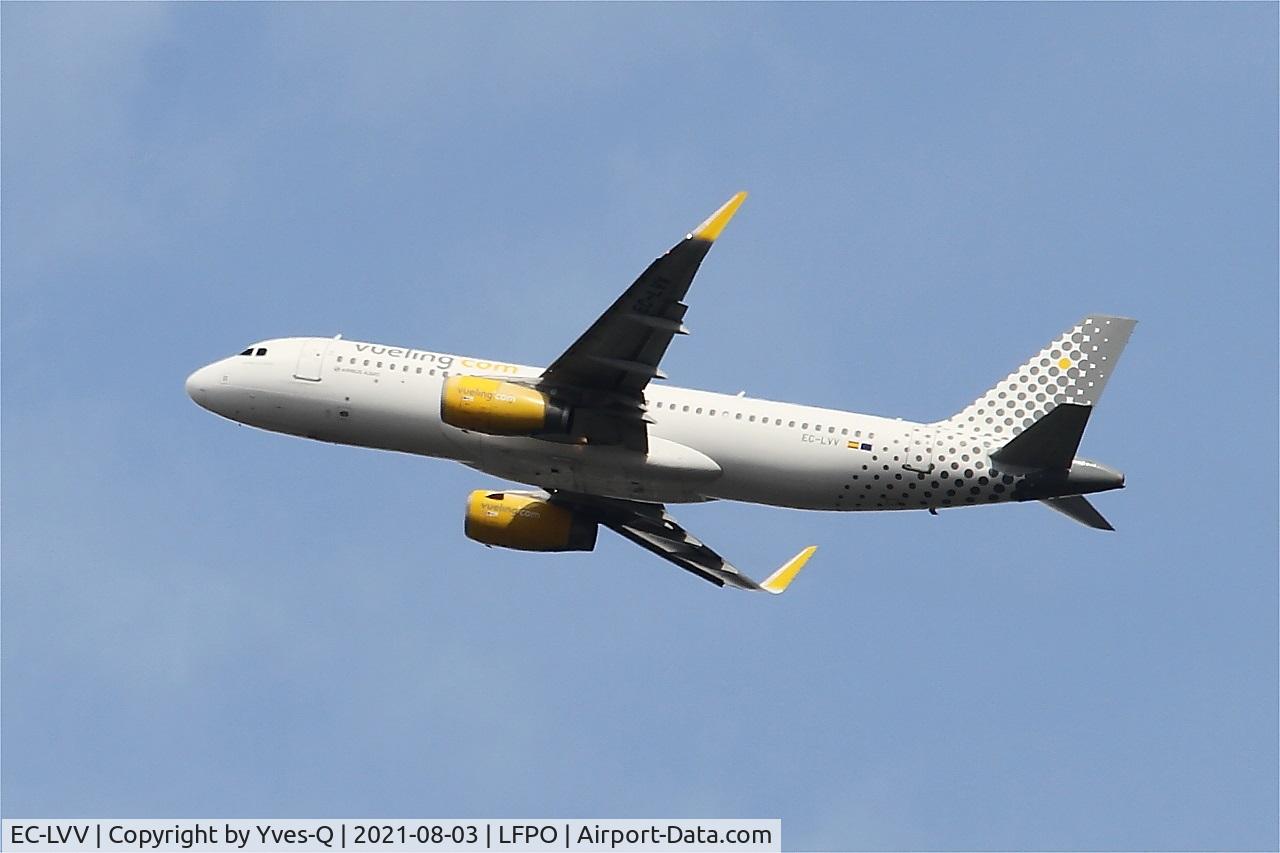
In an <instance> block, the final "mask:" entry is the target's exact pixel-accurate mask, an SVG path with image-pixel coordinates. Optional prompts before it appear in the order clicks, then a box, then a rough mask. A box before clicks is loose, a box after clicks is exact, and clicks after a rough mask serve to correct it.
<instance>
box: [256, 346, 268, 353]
mask: <svg viewBox="0 0 1280 853" xmlns="http://www.w3.org/2000/svg"><path fill="white" fill-rule="evenodd" d="M266 354H267V348H266V347H258V352H257V353H256V355H266Z"/></svg>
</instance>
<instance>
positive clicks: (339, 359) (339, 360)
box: [338, 356, 342, 364]
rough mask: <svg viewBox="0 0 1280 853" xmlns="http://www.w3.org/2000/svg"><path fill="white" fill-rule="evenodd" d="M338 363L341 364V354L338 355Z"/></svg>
mask: <svg viewBox="0 0 1280 853" xmlns="http://www.w3.org/2000/svg"><path fill="white" fill-rule="evenodd" d="M338 363H339V364H341V363H342V356H338Z"/></svg>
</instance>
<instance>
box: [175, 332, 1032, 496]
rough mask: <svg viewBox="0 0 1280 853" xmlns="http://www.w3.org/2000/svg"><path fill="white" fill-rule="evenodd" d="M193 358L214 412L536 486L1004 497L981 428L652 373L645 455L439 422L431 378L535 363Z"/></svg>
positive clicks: (668, 492)
mask: <svg viewBox="0 0 1280 853" xmlns="http://www.w3.org/2000/svg"><path fill="white" fill-rule="evenodd" d="M250 350H251V351H252V352H254V353H257V352H259V351H261V350H265V351H266V352H265V354H263V355H256V354H255V355H243V354H242V355H237V356H232V357H230V358H226V359H222V360H221V361H217V362H214V363H213V364H210V365H208V366H206V367H203V368H201V369H199V370H197V371H196V372H195V373H193V374H192V375H191V377H190V378H189V379H188V380H187V391H188V393H189V394H190V395H191V397H192V399H194V400H195V401H196V402H197V403H199V404H200V405H201V406H203V407H204V408H206V409H209V410H210V411H213V412H215V413H217V414H219V415H222V416H223V417H226V418H230V419H232V420H235V421H238V422H240V423H244V424H248V425H250V426H255V427H260V428H262V429H266V430H271V431H273V432H281V433H286V434H290V435H297V436H303V437H306V438H313V439H317V440H319V441H327V442H333V443H337V444H350V445H356V446H360V447H371V448H379V449H383V450H395V451H400V452H403V453H413V454H417V455H421V456H435V457H440V458H444V459H453V460H456V461H459V462H461V463H463V464H465V465H468V466H470V467H472V468H475V469H477V470H481V471H484V472H487V473H489V474H492V475H494V476H497V477H502V478H506V479H510V480H514V481H517V482H522V483H527V484H530V485H534V486H538V487H540V488H544V489H558V490H567V491H571V492H580V493H585V494H593V495H602V496H607V497H615V498H625V499H631V500H641V501H653V502H664V503H682V502H696V501H706V500H716V499H724V500H735V501H747V502H751V503H759V504H768V505H773V506H785V507H796V508H802V509H822V510H885V509H927V508H937V507H946V506H965V505H973V504H986V503H994V502H999V501H1004V500H1010V499H1012V498H1013V491H1014V488H1015V484H1016V481H1017V480H1019V479H1021V478H1018V477H1014V476H1009V475H1004V476H995V477H991V476H989V474H990V464H991V463H990V459H989V457H988V454H989V453H990V452H992V451H993V450H995V449H997V448H998V447H999V446H1000V444H999V443H998V442H997V441H996V440H995V439H993V438H990V437H985V436H982V435H974V434H973V433H972V432H968V433H966V432H962V431H961V430H960V429H959V428H958V427H954V426H951V425H948V424H946V423H935V424H921V423H914V422H911V421H904V420H894V419H888V418H881V417H875V416H872V415H862V414H856V413H852V412H841V411H835V410H831V409H821V408H815V407H812V406H798V405H793V404H790V403H779V402H773V401H769V400H759V399H753V398H750V397H745V396H731V395H726V394H717V393H713V392H709V391H695V390H690V389H685V388H677V387H673V386H668V385H662V384H657V383H652V384H650V385H649V387H648V389H647V392H646V406H647V415H648V417H649V419H650V420H651V423H650V424H649V428H648V433H649V452H648V454H647V455H645V454H641V453H639V452H635V451H629V450H626V449H624V448H621V447H617V446H593V445H584V444H572V443H566V442H559V441H554V440H548V439H543V438H522V437H500V436H491V435H484V434H480V433H476V432H470V431H467V430H461V429H457V428H455V427H452V426H449V425H448V424H445V423H444V422H443V421H442V420H441V414H440V397H441V386H442V384H443V382H444V380H445V378H446V377H447V376H451V375H458V374H474V375H483V376H499V377H536V376H538V375H540V374H541V372H542V371H541V369H539V368H535V367H527V366H523V365H513V364H508V363H505V362H492V361H488V360H484V359H476V358H470V357H465V356H456V355H449V354H445V353H434V352H430V351H425V350H417V349H407V348H404V347H388V346H383V345H380V344H367V343H363V342H360V341H348V340H343V339H340V338H334V339H329V338H283V339H277V340H271V341H264V342H262V343H260V344H255V345H254V347H252V348H250Z"/></svg>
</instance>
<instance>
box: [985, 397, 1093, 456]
mask: <svg viewBox="0 0 1280 853" xmlns="http://www.w3.org/2000/svg"><path fill="white" fill-rule="evenodd" d="M1092 411H1093V406H1081V405H1079V404H1078V403H1063V404H1062V405H1060V406H1058V407H1057V408H1055V409H1054V410H1052V411H1051V412H1049V413H1048V414H1047V415H1045V416H1044V417H1042V418H1040V420H1038V421H1036V422H1035V423H1033V424H1032V425H1031V426H1029V427H1027V428H1026V429H1024V430H1023V431H1022V432H1020V433H1019V434H1018V435H1016V436H1014V437H1013V438H1012V439H1010V440H1009V443H1008V444H1006V445H1005V446H1004V447H1002V448H1000V449H999V450H997V451H996V452H995V453H993V454H991V461H992V462H994V463H995V464H996V467H997V468H999V469H1000V470H1003V471H1010V472H1012V473H1023V472H1029V471H1065V470H1067V469H1068V468H1070V467H1071V462H1072V460H1074V459H1075V458H1076V449H1077V448H1078V447H1079V446H1080V438H1081V436H1083V435H1084V428H1085V425H1086V424H1088V423H1089V414H1090V413H1091V412H1092Z"/></svg>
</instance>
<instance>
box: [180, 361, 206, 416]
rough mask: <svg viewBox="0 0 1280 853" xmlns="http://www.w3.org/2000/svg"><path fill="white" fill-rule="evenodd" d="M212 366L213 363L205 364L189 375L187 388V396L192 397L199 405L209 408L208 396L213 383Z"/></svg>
mask: <svg viewBox="0 0 1280 853" xmlns="http://www.w3.org/2000/svg"><path fill="white" fill-rule="evenodd" d="M212 368H213V365H211V364H210V365H205V366H204V367H201V368H200V369H199V370H196V371H195V372H193V373H192V374H191V375H190V376H188V377H187V382H186V388H187V396H188V397H190V398H191V399H192V400H193V401H194V402H195V403H196V405H198V406H201V407H202V408H206V409H207V408H209V406H208V397H209V388H210V386H211V385H212V378H213V374H212Z"/></svg>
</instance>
